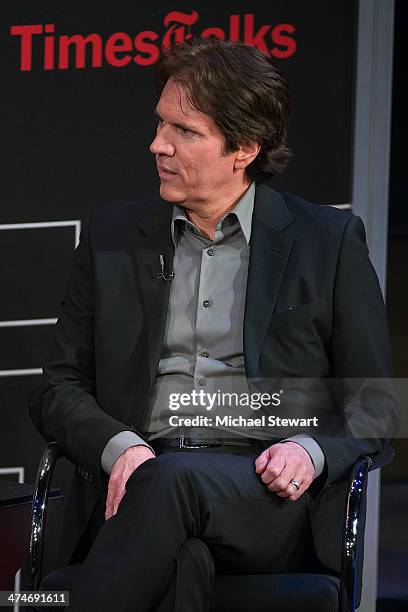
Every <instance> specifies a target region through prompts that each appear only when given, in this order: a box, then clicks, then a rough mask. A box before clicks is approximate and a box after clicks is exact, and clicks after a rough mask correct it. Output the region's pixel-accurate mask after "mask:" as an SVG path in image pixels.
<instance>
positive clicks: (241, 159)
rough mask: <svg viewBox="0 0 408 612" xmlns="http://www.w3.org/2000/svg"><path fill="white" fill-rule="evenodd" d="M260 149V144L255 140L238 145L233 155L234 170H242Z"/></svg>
mask: <svg viewBox="0 0 408 612" xmlns="http://www.w3.org/2000/svg"><path fill="white" fill-rule="evenodd" d="M260 150H261V146H260V145H259V144H258V143H257V142H249V143H247V144H243V145H240V147H239V149H238V151H237V153H236V157H235V163H234V170H243V169H245V168H246V167H247V166H249V164H250V163H252V162H253V161H254V159H255V157H256V156H257V155H258V153H259V151H260Z"/></svg>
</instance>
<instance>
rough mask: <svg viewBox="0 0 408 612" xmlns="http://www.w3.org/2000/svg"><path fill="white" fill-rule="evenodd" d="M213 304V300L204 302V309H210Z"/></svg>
mask: <svg viewBox="0 0 408 612" xmlns="http://www.w3.org/2000/svg"><path fill="white" fill-rule="evenodd" d="M211 304H212V302H211V300H204V302H203V306H204V308H209V307H210V306H211Z"/></svg>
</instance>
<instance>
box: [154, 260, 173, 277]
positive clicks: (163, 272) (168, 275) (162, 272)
mask: <svg viewBox="0 0 408 612" xmlns="http://www.w3.org/2000/svg"><path fill="white" fill-rule="evenodd" d="M156 278H162V279H163V280H165V281H172V280H173V278H174V272H169V273H168V274H167V273H166V272H165V270H164V257H163V254H162V253H160V272H159V273H158V274H156Z"/></svg>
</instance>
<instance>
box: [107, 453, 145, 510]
mask: <svg viewBox="0 0 408 612" xmlns="http://www.w3.org/2000/svg"><path fill="white" fill-rule="evenodd" d="M154 457H155V455H154V454H153V453H152V451H151V450H150V448H148V447H147V446H143V445H141V444H140V445H137V446H131V447H130V448H128V449H126V450H125V452H123V453H122V454H121V455H120V456H119V457H118V458H117V459H116V461H115V463H114V464H113V466H112V471H111V475H110V478H109V484H108V495H107V497H106V511H105V519H106V520H108V519H110V518H111V517H112V516H114V515H115V514H116V512H117V511H118V507H119V504H120V502H121V500H122V497H123V496H124V494H125V485H126V483H127V481H128V478H129V476H130V475H131V474H132V473H133V472H134V471H135V470H136V469H137V468H138V467H139V465H141V464H142V463H144V462H145V461H147V460H148V459H154Z"/></svg>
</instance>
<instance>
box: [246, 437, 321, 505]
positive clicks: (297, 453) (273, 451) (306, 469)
mask: <svg viewBox="0 0 408 612" xmlns="http://www.w3.org/2000/svg"><path fill="white" fill-rule="evenodd" d="M255 471H256V473H257V474H260V475H261V480H262V482H264V483H265V485H266V486H267V487H268V489H269V490H270V491H273V492H274V493H276V495H278V496H279V497H286V498H287V499H289V500H290V501H296V500H297V499H298V498H299V497H300V496H301V495H303V493H304V492H305V491H306V490H307V489H308V488H309V487H310V485H311V483H312V482H313V478H314V473H315V469H314V465H313V461H312V460H311V458H310V455H309V453H308V452H307V451H306V450H305V449H304V448H303V446H300V444H297V443H296V442H283V443H279V442H278V443H276V444H273V445H272V446H270V447H269V448H267V449H265V450H264V451H263V452H262V453H261V454H260V455H259V457H258V458H257V459H256V460H255ZM291 480H295V481H297V482H298V483H299V485H300V487H299V490H298V489H297V488H296V486H295V485H294V484H293V483H291Z"/></svg>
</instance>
